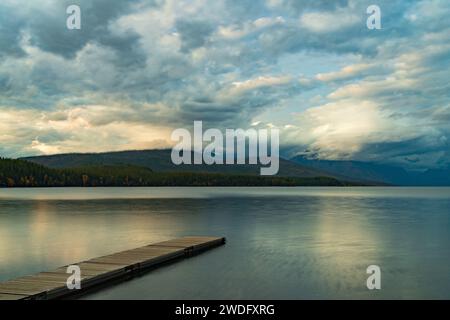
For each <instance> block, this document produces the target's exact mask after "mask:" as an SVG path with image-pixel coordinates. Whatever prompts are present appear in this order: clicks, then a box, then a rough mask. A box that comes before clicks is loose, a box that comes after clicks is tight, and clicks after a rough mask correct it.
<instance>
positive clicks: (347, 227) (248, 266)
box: [0, 187, 450, 299]
mask: <svg viewBox="0 0 450 320" xmlns="http://www.w3.org/2000/svg"><path fill="white" fill-rule="evenodd" d="M185 235H212V236H226V237H227V240H228V241H227V244H226V245H225V246H223V247H220V248H217V249H214V250H211V251H208V252H206V253H204V254H202V255H199V256H196V257H194V258H192V259H188V260H183V261H180V262H178V263H175V264H171V265H169V266H167V267H164V268H162V269H158V270H155V271H152V272H151V273H148V274H146V275H144V276H142V277H139V278H136V279H133V280H131V281H127V282H124V283H122V284H120V285H117V286H114V287H110V288H106V289H103V290H101V291H98V292H96V293H93V294H90V295H88V296H86V297H85V298H86V299H311V298H328V299H338V298H353V299H355V298H362V299H383V298H414V299H415V298H439V299H449V298H450V267H449V265H450V188H384V187H377V188H364V187H362V188H358V187H355V188H57V189H0V281H2V280H7V279H10V278H13V277H17V276H22V275H25V274H30V273H35V272H40V271H44V270H48V269H52V268H56V267H59V266H61V265H66V264H70V263H73V262H77V261H81V260H86V259H90V258H93V257H96V256H100V255H105V254H108V253H113V252H117V251H121V250H126V249H131V248H134V247H138V246H142V245H146V244H149V243H152V242H157V241H162V240H166V239H170V238H174V237H179V236H185ZM372 264H376V265H379V266H380V267H381V269H382V289H381V290H378V291H369V290H368V289H367V288H366V278H367V276H368V275H367V274H366V268H367V266H369V265H372Z"/></svg>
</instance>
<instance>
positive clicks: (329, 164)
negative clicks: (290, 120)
mask: <svg viewBox="0 0 450 320" xmlns="http://www.w3.org/2000/svg"><path fill="white" fill-rule="evenodd" d="M291 161H293V162H295V163H298V164H300V165H303V166H305V167H309V168H311V169H316V170H321V171H323V172H326V173H328V174H330V175H332V176H335V177H337V178H339V179H344V180H347V181H360V182H369V181H373V182H378V183H380V184H389V185H399V186H450V169H446V170H427V171H425V172H412V171H407V170H405V169H403V168H401V167H396V166H390V165H383V164H376V163H371V162H362V161H338V160H318V159H308V158H306V157H304V156H296V157H294V158H292V159H291Z"/></svg>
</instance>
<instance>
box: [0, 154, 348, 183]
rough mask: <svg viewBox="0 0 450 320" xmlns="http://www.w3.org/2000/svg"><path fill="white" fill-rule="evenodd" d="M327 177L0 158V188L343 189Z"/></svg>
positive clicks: (336, 181)
mask: <svg viewBox="0 0 450 320" xmlns="http://www.w3.org/2000/svg"><path fill="white" fill-rule="evenodd" d="M344 185H347V183H345V182H341V181H339V180H337V179H334V178H330V177H312V178H299V177H280V176H271V177H262V176H256V175H245V174H242V175H237V174H219V173H191V172H154V171H152V170H151V169H149V168H144V167H137V166H131V165H104V166H103V165H95V166H84V167H75V168H64V169H53V168H47V167H45V166H42V165H39V164H35V163H32V162H28V161H25V160H15V159H3V158H0V187H2V188H19V187H102V186H103V187H114V186H117V187H126V186H344Z"/></svg>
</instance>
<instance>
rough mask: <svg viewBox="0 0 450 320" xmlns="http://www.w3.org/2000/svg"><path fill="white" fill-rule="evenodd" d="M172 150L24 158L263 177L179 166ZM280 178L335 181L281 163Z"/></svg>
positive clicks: (227, 168)
mask: <svg viewBox="0 0 450 320" xmlns="http://www.w3.org/2000/svg"><path fill="white" fill-rule="evenodd" d="M170 154H171V150H136V151H119V152H105V153H70V154H58V155H50V156H37V157H26V158H22V159H23V160H27V161H30V162H34V163H38V164H41V165H44V166H46V167H49V168H74V167H82V166H93V165H94V166H98V165H103V166H104V165H132V166H139V167H144V168H149V169H151V170H153V171H155V172H194V173H195V172H197V173H199V172H202V173H221V174H248V175H259V172H260V171H259V169H260V167H261V166H260V165H259V164H258V165H249V164H245V165H206V164H203V165H185V164H182V165H179V166H177V165H175V164H173V163H172V161H171V157H170ZM278 176H282V177H301V178H308V177H309V178H312V177H333V175H332V174H329V173H325V172H323V171H321V170H319V169H315V168H309V167H305V166H303V165H300V164H297V163H295V162H292V161H289V160H285V159H280V170H279V174H278Z"/></svg>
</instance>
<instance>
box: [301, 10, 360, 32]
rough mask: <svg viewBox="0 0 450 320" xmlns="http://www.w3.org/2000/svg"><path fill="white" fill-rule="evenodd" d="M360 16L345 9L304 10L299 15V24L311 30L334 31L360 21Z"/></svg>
mask: <svg viewBox="0 0 450 320" xmlns="http://www.w3.org/2000/svg"><path fill="white" fill-rule="evenodd" d="M361 20H362V19H361V17H360V16H358V15H356V14H354V13H352V12H351V11H349V10H348V8H346V9H338V10H336V11H331V12H322V11H317V12H305V13H303V14H302V15H301V16H300V25H301V26H302V27H303V28H305V29H307V30H309V31H312V32H317V33H325V32H336V31H340V30H342V29H346V28H348V27H351V26H354V25H356V24H357V23H360V22H361Z"/></svg>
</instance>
